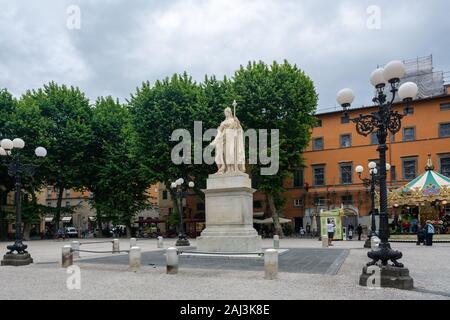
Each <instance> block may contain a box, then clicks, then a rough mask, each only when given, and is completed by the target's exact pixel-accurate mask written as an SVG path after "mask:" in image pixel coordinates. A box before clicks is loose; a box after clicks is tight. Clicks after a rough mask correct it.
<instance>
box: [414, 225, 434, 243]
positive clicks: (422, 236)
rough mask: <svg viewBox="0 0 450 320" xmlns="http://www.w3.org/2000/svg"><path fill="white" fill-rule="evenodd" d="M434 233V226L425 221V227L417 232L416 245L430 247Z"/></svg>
mask: <svg viewBox="0 0 450 320" xmlns="http://www.w3.org/2000/svg"><path fill="white" fill-rule="evenodd" d="M435 232H436V231H435V229H434V225H433V224H432V222H431V221H430V220H427V222H426V224H425V227H424V228H421V229H419V231H418V232H417V245H418V246H420V245H421V244H422V243H423V244H424V245H426V246H432V245H433V235H434V233H435Z"/></svg>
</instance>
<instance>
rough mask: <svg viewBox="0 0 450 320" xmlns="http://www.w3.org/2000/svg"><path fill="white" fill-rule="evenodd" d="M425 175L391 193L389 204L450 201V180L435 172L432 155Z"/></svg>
mask: <svg viewBox="0 0 450 320" xmlns="http://www.w3.org/2000/svg"><path fill="white" fill-rule="evenodd" d="M425 170H426V171H425V173H423V174H422V175H420V176H419V177H417V178H415V179H414V180H412V181H411V182H410V183H408V184H407V185H406V186H404V187H402V188H400V189H397V190H396V191H393V192H389V195H388V199H389V204H391V205H392V204H394V205H395V204H400V205H401V204H418V203H423V202H432V201H436V200H438V201H450V178H448V177H446V176H444V175H442V174H440V173H437V172H435V171H434V166H433V164H432V162H431V155H429V159H428V162H427V166H426V168H425Z"/></svg>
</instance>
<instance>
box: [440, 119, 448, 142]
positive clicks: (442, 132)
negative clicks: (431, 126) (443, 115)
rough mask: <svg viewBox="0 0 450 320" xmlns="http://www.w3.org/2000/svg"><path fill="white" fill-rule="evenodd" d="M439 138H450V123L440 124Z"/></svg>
mask: <svg viewBox="0 0 450 320" xmlns="http://www.w3.org/2000/svg"><path fill="white" fill-rule="evenodd" d="M439 137H441V138H446V137H450V123H441V124H439Z"/></svg>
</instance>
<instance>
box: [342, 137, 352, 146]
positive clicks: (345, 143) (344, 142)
mask: <svg viewBox="0 0 450 320" xmlns="http://www.w3.org/2000/svg"><path fill="white" fill-rule="evenodd" d="M351 146H352V135H351V134H343V135H341V148H350V147H351Z"/></svg>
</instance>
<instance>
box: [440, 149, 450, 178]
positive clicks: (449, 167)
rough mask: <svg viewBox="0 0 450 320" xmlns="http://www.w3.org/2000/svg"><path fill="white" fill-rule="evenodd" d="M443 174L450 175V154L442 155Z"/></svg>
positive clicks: (441, 167)
mask: <svg viewBox="0 0 450 320" xmlns="http://www.w3.org/2000/svg"><path fill="white" fill-rule="evenodd" d="M439 167H440V169H441V174H443V175H444V176H446V177H450V154H448V155H445V156H442V157H441V158H440V166H439Z"/></svg>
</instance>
